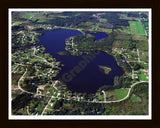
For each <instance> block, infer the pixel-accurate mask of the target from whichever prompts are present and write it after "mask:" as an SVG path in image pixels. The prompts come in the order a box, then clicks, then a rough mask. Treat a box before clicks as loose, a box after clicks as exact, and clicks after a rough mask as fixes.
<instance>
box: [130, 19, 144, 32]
mask: <svg viewBox="0 0 160 128" xmlns="http://www.w3.org/2000/svg"><path fill="white" fill-rule="evenodd" d="M128 22H129V26H130V31H131V34H145V31H144V28H143V25H142V23H141V21H128Z"/></svg>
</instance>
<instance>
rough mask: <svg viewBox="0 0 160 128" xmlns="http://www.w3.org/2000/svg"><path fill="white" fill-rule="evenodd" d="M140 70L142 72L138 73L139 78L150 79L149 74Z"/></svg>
mask: <svg viewBox="0 0 160 128" xmlns="http://www.w3.org/2000/svg"><path fill="white" fill-rule="evenodd" d="M140 72H141V73H140V74H138V77H139V80H143V81H148V79H147V77H148V75H145V73H144V72H143V71H142V70H140Z"/></svg>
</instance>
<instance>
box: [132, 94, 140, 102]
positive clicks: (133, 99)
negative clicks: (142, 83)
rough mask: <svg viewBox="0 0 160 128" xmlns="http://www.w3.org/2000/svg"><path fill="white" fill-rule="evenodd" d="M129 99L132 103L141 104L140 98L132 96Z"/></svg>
mask: <svg viewBox="0 0 160 128" xmlns="http://www.w3.org/2000/svg"><path fill="white" fill-rule="evenodd" d="M130 99H131V101H132V102H141V98H140V97H139V96H137V95H135V94H132V96H131V98H130Z"/></svg>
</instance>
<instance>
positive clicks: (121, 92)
mask: <svg viewBox="0 0 160 128" xmlns="http://www.w3.org/2000/svg"><path fill="white" fill-rule="evenodd" d="M128 90H129V89H128V88H126V89H124V88H120V89H116V90H115V93H116V95H117V98H118V100H121V99H123V98H124V97H126V96H127V94H128Z"/></svg>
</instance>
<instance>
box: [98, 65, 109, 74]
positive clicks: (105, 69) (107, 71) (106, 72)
mask: <svg viewBox="0 0 160 128" xmlns="http://www.w3.org/2000/svg"><path fill="white" fill-rule="evenodd" d="M98 67H99V68H101V69H103V70H104V73H105V74H109V72H110V71H111V70H112V69H111V68H109V67H106V66H102V65H98Z"/></svg>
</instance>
